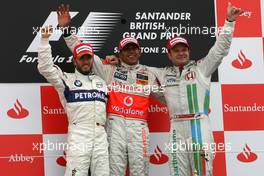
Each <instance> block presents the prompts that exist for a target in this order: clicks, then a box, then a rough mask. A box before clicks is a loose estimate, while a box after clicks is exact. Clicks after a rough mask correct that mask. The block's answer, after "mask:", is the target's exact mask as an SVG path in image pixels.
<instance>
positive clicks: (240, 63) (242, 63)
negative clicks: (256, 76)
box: [232, 50, 252, 69]
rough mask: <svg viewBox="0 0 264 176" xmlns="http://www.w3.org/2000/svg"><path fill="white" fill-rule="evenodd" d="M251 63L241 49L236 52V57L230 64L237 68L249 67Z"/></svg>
mask: <svg viewBox="0 0 264 176" xmlns="http://www.w3.org/2000/svg"><path fill="white" fill-rule="evenodd" d="M251 65H252V62H251V60H249V59H248V58H247V57H246V56H245V54H244V53H243V52H242V51H241V50H240V52H239V53H238V58H237V59H235V60H233V62H232V66H233V67H235V68H237V69H246V68H249V67H251Z"/></svg>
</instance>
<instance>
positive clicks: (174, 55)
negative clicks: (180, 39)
mask: <svg viewBox="0 0 264 176" xmlns="http://www.w3.org/2000/svg"><path fill="white" fill-rule="evenodd" d="M168 57H169V59H170V60H171V61H172V63H173V65H176V66H184V65H186V64H187V63H188V62H189V60H190V49H189V48H188V46H187V45H186V44H183V43H179V44H176V45H175V46H173V47H172V48H171V49H170V50H169V52H168Z"/></svg>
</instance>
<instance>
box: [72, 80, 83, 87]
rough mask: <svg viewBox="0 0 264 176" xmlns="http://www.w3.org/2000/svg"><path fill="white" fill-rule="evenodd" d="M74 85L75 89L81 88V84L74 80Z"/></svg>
mask: <svg viewBox="0 0 264 176" xmlns="http://www.w3.org/2000/svg"><path fill="white" fill-rule="evenodd" d="M74 85H75V86H76V87H81V86H82V82H81V81H80V80H75V81H74Z"/></svg>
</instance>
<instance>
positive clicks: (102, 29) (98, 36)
mask: <svg viewBox="0 0 264 176" xmlns="http://www.w3.org/2000/svg"><path fill="white" fill-rule="evenodd" d="M78 13H79V12H70V15H71V18H74V17H76V16H77V14H78ZM121 16H122V14H121V13H104V12H90V13H89V14H88V16H87V17H86V19H85V20H84V22H83V24H82V25H81V27H79V28H74V30H72V33H74V34H76V35H77V36H78V38H79V39H80V40H81V41H84V42H88V43H91V44H92V46H93V49H94V51H95V52H98V51H99V50H100V49H101V48H102V46H103V45H104V43H105V41H106V38H107V37H108V36H109V35H110V34H111V32H112V30H113V29H114V26H115V25H116V23H118V22H119V21H120V19H121ZM48 25H52V26H53V27H54V31H53V34H52V35H51V36H50V38H49V41H53V42H54V41H58V40H59V39H60V38H61V36H62V32H61V30H60V29H56V27H57V26H58V20H57V12H55V11H52V12H51V13H50V14H49V16H48V17H47V19H46V21H45V22H44V23H43V25H42V26H40V27H33V28H32V29H33V35H36V36H35V38H34V39H33V41H32V42H31V44H30V45H29V47H28V48H27V51H26V53H27V54H24V55H23V56H22V57H21V58H20V60H19V63H23V62H24V63H34V62H36V61H37V57H34V56H33V57H32V56H31V55H30V53H36V52H37V51H38V46H39V43H40V37H41V33H40V32H39V29H40V28H41V27H44V26H48ZM53 61H54V62H55V63H56V62H57V63H63V62H66V63H71V62H72V57H70V58H65V57H62V56H59V55H57V56H54V58H53Z"/></svg>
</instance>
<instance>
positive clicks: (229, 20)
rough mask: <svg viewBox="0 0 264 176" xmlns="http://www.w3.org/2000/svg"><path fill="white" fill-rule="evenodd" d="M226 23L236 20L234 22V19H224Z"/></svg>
mask: <svg viewBox="0 0 264 176" xmlns="http://www.w3.org/2000/svg"><path fill="white" fill-rule="evenodd" d="M226 21H228V22H234V21H236V20H234V19H230V18H228V17H227V18H226Z"/></svg>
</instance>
